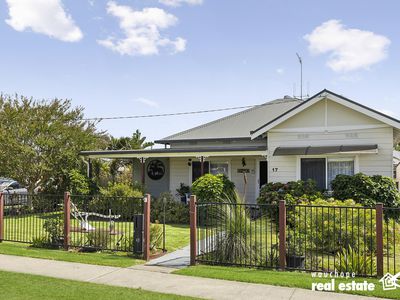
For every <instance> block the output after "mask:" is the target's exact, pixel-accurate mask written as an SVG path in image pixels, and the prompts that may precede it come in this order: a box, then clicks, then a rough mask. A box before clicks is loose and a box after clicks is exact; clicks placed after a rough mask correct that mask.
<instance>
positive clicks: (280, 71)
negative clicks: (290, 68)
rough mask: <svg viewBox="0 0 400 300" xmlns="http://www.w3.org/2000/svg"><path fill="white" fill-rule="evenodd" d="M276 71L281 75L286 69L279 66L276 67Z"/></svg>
mask: <svg viewBox="0 0 400 300" xmlns="http://www.w3.org/2000/svg"><path fill="white" fill-rule="evenodd" d="M276 73H278V74H279V75H282V74H283V73H285V69H284V68H278V69H276Z"/></svg>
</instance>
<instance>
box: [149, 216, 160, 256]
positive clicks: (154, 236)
mask: <svg viewBox="0 0 400 300" xmlns="http://www.w3.org/2000/svg"><path fill="white" fill-rule="evenodd" d="M162 237H163V229H162V227H161V225H160V224H159V223H158V222H155V223H153V224H151V225H150V250H151V251H156V250H157V249H160V247H161V242H162Z"/></svg>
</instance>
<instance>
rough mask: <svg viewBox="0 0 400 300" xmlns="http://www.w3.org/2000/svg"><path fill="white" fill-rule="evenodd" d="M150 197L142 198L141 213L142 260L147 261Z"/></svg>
mask: <svg viewBox="0 0 400 300" xmlns="http://www.w3.org/2000/svg"><path fill="white" fill-rule="evenodd" d="M150 202H151V196H150V195H149V194H146V195H145V196H144V211H143V221H144V222H143V223H144V224H143V258H144V259H145V260H146V261H147V260H149V259H150V204H151V203H150Z"/></svg>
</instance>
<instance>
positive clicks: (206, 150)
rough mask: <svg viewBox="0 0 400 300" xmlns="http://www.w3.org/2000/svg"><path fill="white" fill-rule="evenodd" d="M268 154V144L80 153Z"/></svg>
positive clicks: (102, 155)
mask: <svg viewBox="0 0 400 300" xmlns="http://www.w3.org/2000/svg"><path fill="white" fill-rule="evenodd" d="M252 152H254V153H253V154H258V155H262V154H266V153H267V147H266V146H246V147H228V148H227V147H198V148H178V149H175V148H167V149H143V150H101V151H81V152H80V153H79V155H81V156H87V157H98V158H135V157H137V158H139V157H179V156H196V155H198V154H199V155H205V156H208V155H209V154H211V153H214V154H215V155H217V156H218V155H221V156H226V155H246V153H247V154H252Z"/></svg>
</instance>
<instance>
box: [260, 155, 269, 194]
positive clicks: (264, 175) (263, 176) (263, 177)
mask: <svg viewBox="0 0 400 300" xmlns="http://www.w3.org/2000/svg"><path fill="white" fill-rule="evenodd" d="M259 169H260V174H259V180H258V181H259V182H258V183H259V187H260V188H261V187H262V186H263V185H264V184H266V183H267V182H268V162H267V161H260V168H259Z"/></svg>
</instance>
